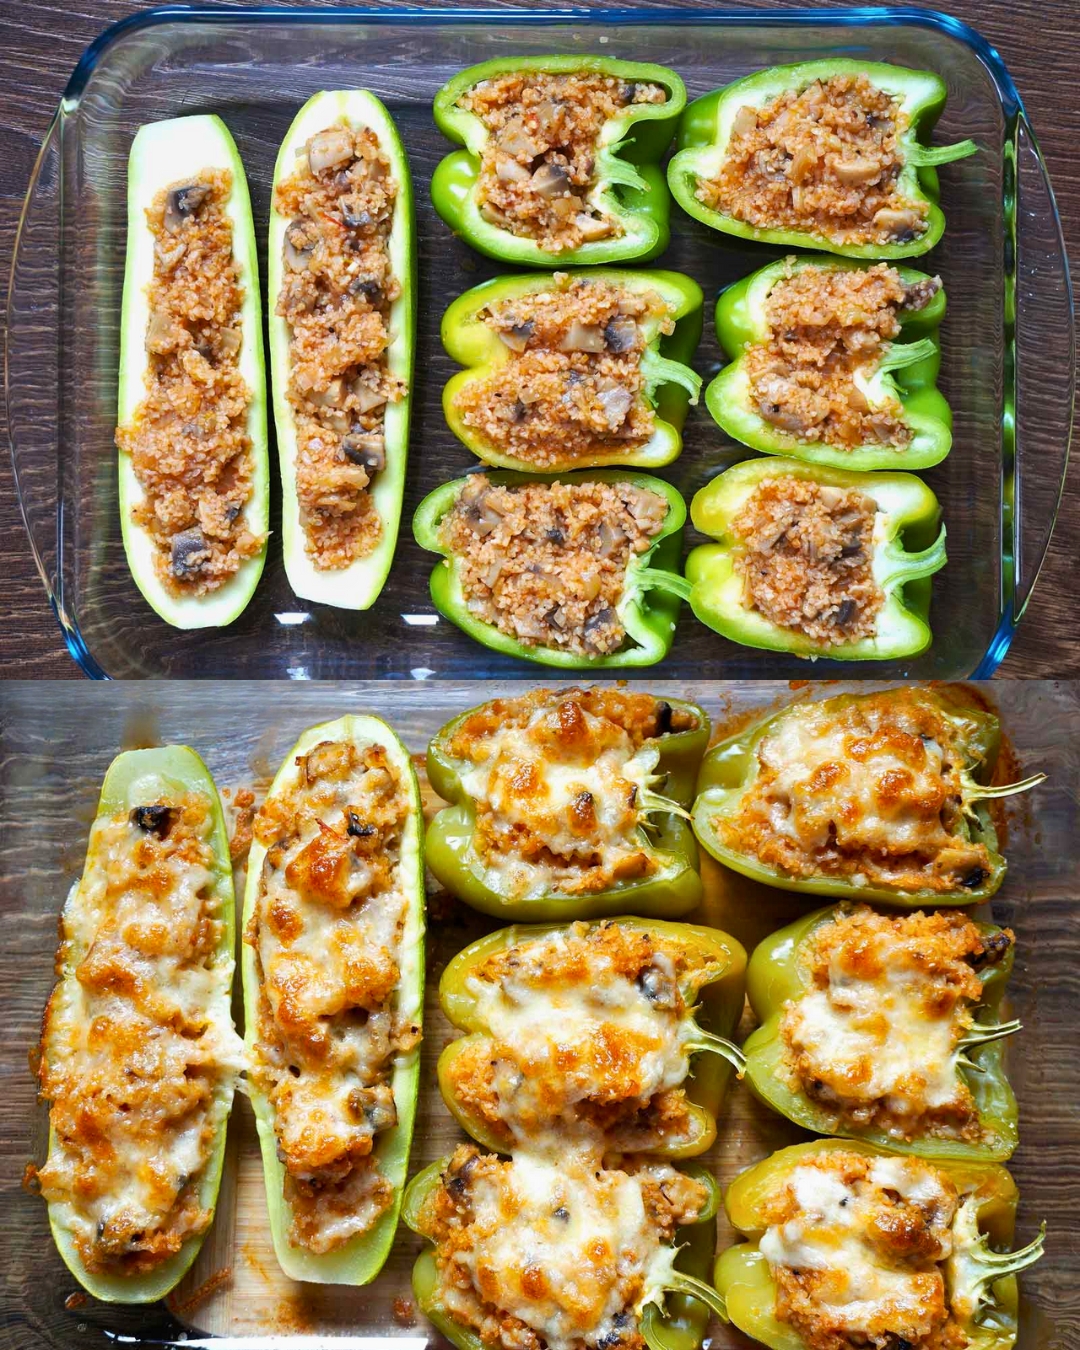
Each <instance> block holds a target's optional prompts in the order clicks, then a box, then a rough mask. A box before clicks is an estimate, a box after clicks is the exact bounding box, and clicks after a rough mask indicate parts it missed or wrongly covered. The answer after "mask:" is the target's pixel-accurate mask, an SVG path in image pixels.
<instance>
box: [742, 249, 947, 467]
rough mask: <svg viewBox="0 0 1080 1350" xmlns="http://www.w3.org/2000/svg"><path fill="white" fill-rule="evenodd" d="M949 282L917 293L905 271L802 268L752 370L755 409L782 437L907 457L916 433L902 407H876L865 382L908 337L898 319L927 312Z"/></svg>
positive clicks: (784, 282)
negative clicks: (884, 449)
mask: <svg viewBox="0 0 1080 1350" xmlns="http://www.w3.org/2000/svg"><path fill="white" fill-rule="evenodd" d="M940 289H941V280H940V278H939V277H933V278H931V279H929V280H927V281H920V282H916V283H914V284H913V285H910V286H907V285H905V284H904V282H903V281H902V280H901V278H900V273H899V272H897V270H896V268H895V267H889V266H888V265H887V264H886V263H878V264H877V265H876V266H874V267H870V268H852V269H848V268H827V267H804V268H801V269H800V270H798V271H796V270H795V269H794V265H793V264H789V270H788V273H787V275H786V276H784V277H783V278H782V279H781V280H780V281H778V282H777V283H776V285H775V286H774V287H773V288H772V290H771V292H770V293H769V298H768V300H767V302H766V316H767V318H768V321H769V326H770V333H769V338H768V340H767V341H765V342H762V343H758V344H757V345H755V346H752V347H749V348H748V349H747V351H746V354H745V357H744V361H745V366H746V372H747V375H748V377H749V380H750V398H751V402H752V406H753V408H754V410H755V411H756V412H757V413H758V414H759V415H760V416H761V417H763V418H764V419H765V421H766V422H768V423H769V424H770V425H771V426H773V427H775V428H776V430H777V431H781V432H785V433H786V434H788V435H790V436H795V437H797V438H798V439H799V440H802V441H807V442H811V443H816V442H824V443H825V444H827V445H835V446H840V447H841V448H842V449H845V450H854V449H857V448H858V447H859V446H862V445H888V446H892V447H893V448H894V449H896V450H903V449H904V448H905V447H906V446H907V445H909V444H910V442H911V439H912V431H911V428H910V426H909V425H908V424H907V422H906V421H905V420H904V410H903V406H902V405H901V403H900V401H899V400H898V399H896V398H890V399H889V400H888V401H886V402H885V403H881V404H878V406H876V407H871V405H870V403H869V401H868V399H867V397H866V395H865V393H864V392H863V390H862V389H861V388H860V387H859V384H858V381H857V379H856V377H860V378H866V377H870V376H872V375H873V374H874V373H875V371H876V370H877V369H878V367H879V365H880V363H881V360H882V358H883V357H884V356H885V355H886V353H887V351H888V348H889V345H890V343H891V342H892V341H893V339H895V338H896V337H897V335H898V334H899V332H900V320H899V319H898V317H897V310H899V309H903V310H907V311H912V310H920V309H924V308H925V307H926V306H927V305H928V304H929V303H930V301H931V300H932V299H933V298H934V296H935V295H936V294H937V292H938V291H939V290H940Z"/></svg>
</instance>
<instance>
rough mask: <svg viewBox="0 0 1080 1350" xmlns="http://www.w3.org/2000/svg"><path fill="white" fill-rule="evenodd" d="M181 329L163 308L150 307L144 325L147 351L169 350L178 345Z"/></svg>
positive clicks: (159, 351) (161, 351)
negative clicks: (147, 320) (146, 321)
mask: <svg viewBox="0 0 1080 1350" xmlns="http://www.w3.org/2000/svg"><path fill="white" fill-rule="evenodd" d="M181 331H182V330H181V329H180V328H179V327H178V326H177V325H176V324H174V323H173V321H172V318H171V317H170V316H169V315H168V314H166V312H165V311H164V310H163V309H152V310H151V311H150V321H149V323H148V324H147V325H146V350H147V351H148V352H154V353H163V352H171V351H172V350H173V348H174V347H176V346H177V345H178V342H179V339H180V334H181Z"/></svg>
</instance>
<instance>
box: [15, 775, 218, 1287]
mask: <svg viewBox="0 0 1080 1350" xmlns="http://www.w3.org/2000/svg"><path fill="white" fill-rule="evenodd" d="M140 813H141V814H140ZM139 820H142V821H143V824H139V823H137V822H138V821H139ZM213 832H214V814H213V806H212V803H211V801H210V799H209V798H208V797H207V796H206V795H205V794H201V793H197V792H191V793H188V794H187V795H183V796H181V795H178V794H177V795H172V796H169V797H168V798H161V797H155V798H154V800H153V801H152V802H148V803H147V806H146V807H143V808H138V809H137V810H136V811H134V812H132V813H130V814H129V813H128V812H126V811H125V812H122V813H120V814H118V815H115V816H113V817H111V818H104V819H99V820H98V821H96V822H95V824H94V827H93V830H92V832H91V836H90V844H89V848H88V850H87V858H86V870H85V872H84V874H83V877H82V880H81V881H80V882H79V883H78V885H77V886H76V887H75V888H74V889H73V890H72V893H71V895H70V897H69V899H68V903H67V905H66V906H65V909H64V914H63V919H62V922H61V945H60V951H59V955H58V965H69V964H72V963H74V969H73V971H70V972H69V973H66V974H65V975H64V977H63V979H62V980H61V982H60V983H59V984H58V985H57V986H56V988H55V990H54V991H53V995H52V997H51V998H50V1000H49V1005H48V1008H47V1010H46V1014H45V1022H44V1030H43V1037H42V1051H43V1057H42V1065H41V1091H42V1095H43V1096H44V1097H46V1098H47V1099H49V1100H50V1101H51V1102H52V1109H51V1111H50V1115H49V1122H50V1126H51V1131H52V1141H51V1147H50V1152H49V1159H48V1162H47V1163H46V1165H45V1166H44V1167H43V1168H41V1170H40V1171H39V1173H38V1176H39V1180H40V1182H41V1190H42V1194H43V1195H44V1197H45V1199H46V1200H47V1201H49V1203H50V1204H51V1205H54V1206H56V1212H55V1216H54V1217H58V1218H59V1222H60V1224H61V1225H62V1227H63V1228H65V1229H67V1230H68V1231H69V1232H70V1233H71V1235H72V1238H73V1240H74V1243H75V1247H76V1249H77V1251H78V1253H79V1256H80V1257H81V1259H82V1261H83V1263H84V1264H85V1266H86V1267H87V1269H89V1270H91V1271H94V1272H99V1273H105V1274H113V1275H116V1274H137V1273H142V1272H146V1271H149V1270H151V1269H153V1268H154V1267H155V1266H157V1265H160V1264H161V1262H163V1261H165V1260H167V1259H168V1258H169V1257H170V1256H172V1255H174V1254H175V1253H176V1252H178V1251H179V1250H180V1248H181V1246H182V1245H183V1243H184V1242H185V1241H186V1240H187V1239H188V1238H191V1237H194V1236H197V1235H198V1234H200V1233H202V1232H203V1231H204V1230H205V1229H206V1228H207V1227H208V1225H209V1223H210V1220H211V1218H212V1210H210V1209H209V1208H206V1207H204V1205H203V1204H202V1201H201V1197H200V1188H201V1183H202V1180H203V1176H204V1169H205V1168H206V1166H207V1164H208V1162H209V1160H210V1157H211V1155H212V1153H213V1150H214V1146H215V1143H216V1142H217V1138H218V1134H219V1131H220V1128H221V1126H222V1124H223V1122H224V1119H225V1117H226V1115H227V1114H228V1110H229V1105H230V1103H231V1101H232V1095H233V1089H234V1085H235V1080H236V1076H237V1074H238V1073H239V1071H240V1069H241V1067H242V1059H241V1051H242V1047H241V1044H240V1040H239V1038H238V1037H237V1035H236V1033H235V1031H234V1030H233V1026H232V1018H231V1015H230V1011H229V990H230V985H231V981H232V971H233V959H232V953H231V952H223V951H221V950H220V944H221V940H222V922H223V919H224V917H225V916H224V914H223V912H222V908H221V906H222V903H223V897H222V896H221V895H220V894H219V892H218V890H217V887H216V884H215V857H214V851H213ZM229 899H230V900H231V896H230V897H229Z"/></svg>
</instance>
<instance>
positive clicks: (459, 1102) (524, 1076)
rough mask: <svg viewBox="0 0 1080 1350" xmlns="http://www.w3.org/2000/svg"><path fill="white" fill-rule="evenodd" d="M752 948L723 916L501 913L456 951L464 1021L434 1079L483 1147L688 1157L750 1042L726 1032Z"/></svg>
mask: <svg viewBox="0 0 1080 1350" xmlns="http://www.w3.org/2000/svg"><path fill="white" fill-rule="evenodd" d="M745 961H746V954H745V952H744V951H743V949H742V947H741V946H740V944H739V943H738V942H737V941H736V940H735V939H734V938H732V937H729V936H728V935H727V934H726V933H721V932H720V931H719V930H718V929H715V928H706V927H703V926H701V925H695V924H684V923H667V922H664V921H663V920H661V919H638V918H629V917H626V916H621V917H619V918H616V919H600V920H596V921H594V922H593V923H583V922H578V923H574V924H570V925H564V926H559V925H527V926H520V927H517V926H515V927H513V928H503V929H500V930H499V931H498V932H495V933H490V934H488V936H487V937H484V938H481V939H480V940H479V941H478V942H474V943H473V944H472V945H471V946H470V947H466V949H465V950H464V951H462V952H459V953H458V955H457V956H455V957H454V959H453V960H452V961H451V962H450V964H449V965H448V966H447V967H446V970H445V971H444V972H443V976H442V979H441V981H440V982H439V1001H440V1003H441V1004H442V1008H443V1012H444V1013H445V1014H446V1016H447V1017H448V1018H449V1020H450V1021H451V1022H452V1023H453V1024H454V1026H456V1027H460V1028H461V1029H462V1031H464V1032H465V1033H466V1034H465V1035H464V1036H462V1037H461V1038H460V1039H458V1040H456V1041H451V1042H450V1044H449V1045H448V1046H447V1047H446V1049H445V1050H444V1051H443V1053H442V1055H441V1056H440V1058H439V1086H440V1088H441V1090H442V1094H443V1098H444V1100H445V1101H446V1104H447V1106H448V1107H449V1108H450V1110H451V1111H452V1112H453V1113H454V1116H455V1117H456V1118H457V1121H458V1123H459V1124H460V1125H461V1126H462V1128H463V1129H465V1130H466V1131H467V1132H468V1133H469V1134H470V1135H472V1137H473V1138H474V1139H475V1140H476V1141H477V1142H478V1143H479V1144H482V1145H483V1146H484V1147H485V1148H488V1149H493V1150H495V1151H497V1152H501V1153H511V1152H514V1151H516V1150H520V1149H528V1150H537V1149H539V1150H545V1149H547V1150H549V1151H550V1150H553V1151H555V1152H558V1151H559V1150H560V1149H562V1150H566V1149H569V1148H575V1149H577V1148H581V1147H592V1148H593V1149H594V1150H596V1151H598V1152H599V1153H600V1154H601V1155H606V1154H608V1153H611V1152H614V1153H650V1154H663V1155H664V1156H667V1157H678V1158H685V1157H692V1156H695V1155H696V1154H699V1153H703V1152H704V1151H705V1150H706V1149H707V1148H708V1147H709V1146H710V1145H711V1144H712V1142H713V1140H714V1139H715V1138H716V1116H717V1112H718V1111H719V1109H720V1106H721V1103H722V1101H723V1095H724V1091H725V1089H726V1087H727V1083H728V1080H729V1077H730V1070H731V1068H732V1066H734V1067H735V1068H736V1069H737V1070H739V1071H740V1072H741V1070H742V1064H743V1058H742V1055H741V1053H740V1051H739V1050H738V1048H737V1047H736V1046H734V1045H732V1043H731V1042H730V1041H729V1040H726V1039H725V1037H727V1036H729V1035H730V1034H731V1032H732V1031H733V1030H734V1028H735V1026H736V1024H737V1023H738V1020H739V1017H740V1016H741V1014H742V1008H743V973H744V970H745Z"/></svg>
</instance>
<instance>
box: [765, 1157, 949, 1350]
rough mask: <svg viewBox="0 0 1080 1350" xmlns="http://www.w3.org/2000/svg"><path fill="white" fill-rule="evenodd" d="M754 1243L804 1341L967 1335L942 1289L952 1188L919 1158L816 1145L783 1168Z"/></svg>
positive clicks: (779, 1309)
mask: <svg viewBox="0 0 1080 1350" xmlns="http://www.w3.org/2000/svg"><path fill="white" fill-rule="evenodd" d="M774 1211H775V1212H774V1214H773V1216H772V1222H771V1223H770V1225H769V1227H768V1228H767V1229H766V1231H765V1233H764V1234H763V1236H762V1238H761V1242H760V1248H761V1251H762V1253H763V1255H764V1256H765V1258H766V1260H767V1261H768V1262H769V1265H770V1268H771V1271H772V1274H773V1278H774V1280H775V1282H776V1285H777V1302H776V1315H777V1317H778V1318H779V1319H780V1320H781V1321H783V1322H787V1323H789V1324H790V1325H792V1326H794V1327H795V1328H796V1330H797V1331H798V1333H799V1335H800V1336H801V1338H802V1339H803V1341H804V1342H805V1344H806V1345H807V1346H808V1348H809V1350H825V1348H826V1347H833V1346H836V1345H837V1344H843V1343H848V1344H865V1340H864V1338H867V1337H873V1338H878V1337H882V1338H884V1337H896V1338H900V1339H903V1340H905V1341H908V1342H909V1343H910V1344H911V1345H912V1346H920V1347H922V1346H931V1345H933V1346H935V1347H936V1346H948V1345H958V1346H962V1345H963V1344H964V1343H965V1339H964V1337H963V1334H962V1333H961V1332H960V1330H959V1327H958V1326H957V1324H956V1322H955V1320H954V1319H952V1318H951V1313H950V1308H949V1305H948V1301H947V1298H946V1286H945V1279H944V1274H943V1269H942V1267H943V1264H944V1263H945V1262H946V1261H947V1260H948V1258H949V1256H950V1254H951V1252H952V1250H953V1238H952V1224H953V1221H954V1219H955V1218H956V1215H957V1212H958V1197H957V1193H956V1189H955V1187H954V1186H953V1184H952V1182H951V1181H949V1179H948V1178H947V1177H946V1176H945V1175H944V1174H943V1173H941V1172H939V1171H937V1170H936V1169H935V1168H933V1167H931V1166H930V1165H929V1164H927V1163H924V1162H922V1161H920V1160H918V1159H915V1158H898V1157H883V1158H878V1157H869V1158H867V1157H864V1156H863V1155H861V1154H854V1153H844V1152H835V1153H822V1154H820V1155H819V1156H817V1157H812V1158H811V1159H810V1160H809V1161H807V1162H805V1163H803V1164H801V1165H799V1166H797V1167H796V1168H794V1170H793V1171H792V1172H791V1173H789V1174H788V1176H787V1179H786V1185H785V1186H784V1188H783V1191H782V1193H781V1194H780V1195H779V1196H777V1197H776V1199H775V1205H774Z"/></svg>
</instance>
